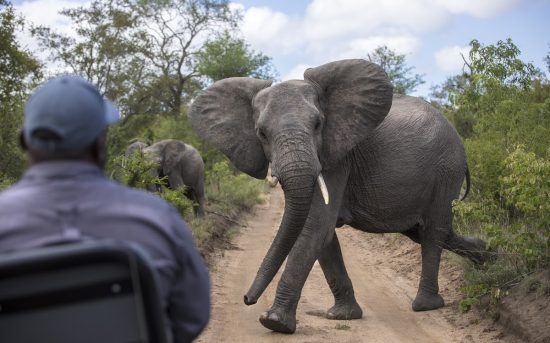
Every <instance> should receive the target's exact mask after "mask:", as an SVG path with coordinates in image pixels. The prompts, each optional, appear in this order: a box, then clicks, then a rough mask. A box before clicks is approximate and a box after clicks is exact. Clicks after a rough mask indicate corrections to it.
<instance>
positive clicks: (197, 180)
mask: <svg viewBox="0 0 550 343" xmlns="http://www.w3.org/2000/svg"><path fill="white" fill-rule="evenodd" d="M138 151H139V152H140V153H142V154H143V155H144V156H145V157H147V158H149V159H151V160H152V161H154V162H155V163H156V164H157V165H158V168H157V169H156V170H154V171H153V174H154V175H155V176H160V177H164V176H166V177H168V187H169V188H170V189H176V188H178V187H180V186H185V187H186V196H187V197H188V198H189V199H191V200H193V201H195V202H197V204H198V206H197V207H196V208H195V215H196V216H197V217H203V216H204V162H203V160H202V158H201V155H200V153H199V152H198V151H197V149H195V148H194V147H193V146H191V145H189V144H186V143H184V142H182V141H178V140H174V139H166V140H162V141H160V142H157V143H155V144H153V145H151V146H148V145H147V144H145V143H143V142H139V141H138V142H134V143H132V144H131V145H129V146H128V148H126V152H125V155H126V157H129V156H132V155H133V154H135V153H136V152H138ZM149 190H150V191H155V189H149Z"/></svg>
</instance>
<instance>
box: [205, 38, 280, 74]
mask: <svg viewBox="0 0 550 343" xmlns="http://www.w3.org/2000/svg"><path fill="white" fill-rule="evenodd" d="M197 70H198V72H199V74H201V75H203V76H206V77H208V78H209V79H210V80H212V81H218V80H221V79H225V78H227V77H237V76H241V77H243V76H249V77H255V78H258V79H273V78H275V76H276V75H275V73H274V67H273V64H272V63H271V58H269V57H268V56H265V55H264V54H262V53H260V52H256V51H254V50H251V49H250V46H249V45H248V44H247V43H246V42H245V41H244V40H243V39H239V38H235V37H233V36H231V34H230V33H229V32H227V31H225V32H223V33H222V34H221V35H219V36H217V37H216V38H215V39H212V40H209V41H208V42H206V44H204V46H203V48H202V50H201V51H199V53H198V54H197Z"/></svg>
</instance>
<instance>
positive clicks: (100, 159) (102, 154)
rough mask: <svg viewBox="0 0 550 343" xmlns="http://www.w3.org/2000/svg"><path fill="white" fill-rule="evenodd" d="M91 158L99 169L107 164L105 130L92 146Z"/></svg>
mask: <svg viewBox="0 0 550 343" xmlns="http://www.w3.org/2000/svg"><path fill="white" fill-rule="evenodd" d="M92 157H93V159H94V160H95V162H96V163H97V165H98V166H99V167H101V168H104V167H105V164H106V163H107V130H105V131H103V132H102V133H101V134H99V136H98V137H97V139H96V140H95V142H94V144H93V146H92Z"/></svg>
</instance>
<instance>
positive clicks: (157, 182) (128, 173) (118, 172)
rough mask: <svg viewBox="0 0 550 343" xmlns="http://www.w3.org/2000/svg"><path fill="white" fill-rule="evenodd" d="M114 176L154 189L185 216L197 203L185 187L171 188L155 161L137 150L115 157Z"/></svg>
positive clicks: (137, 185)
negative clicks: (159, 172)
mask: <svg viewBox="0 0 550 343" xmlns="http://www.w3.org/2000/svg"><path fill="white" fill-rule="evenodd" d="M113 165H114V166H115V168H114V173H113V176H114V177H115V178H116V179H117V180H118V181H119V182H121V183H122V184H125V185H127V186H130V187H134V188H139V189H143V190H149V191H154V192H155V193H156V194H157V195H158V196H160V197H161V198H163V199H164V200H166V201H168V202H169V203H170V204H172V206H174V207H175V208H176V209H177V210H178V212H179V213H180V214H181V215H182V216H183V217H184V218H189V217H190V216H191V214H192V213H193V207H194V206H195V205H196V204H194V203H193V201H191V200H190V199H188V198H187V197H186V196H185V187H179V188H177V189H170V188H168V187H167V182H168V181H167V178H166V177H159V176H158V173H157V169H158V166H157V165H156V163H155V162H153V161H151V160H150V159H148V158H147V157H145V156H143V155H142V154H141V153H140V152H138V151H136V152H135V153H134V154H133V155H132V156H123V155H122V156H117V157H116V158H114V159H113Z"/></svg>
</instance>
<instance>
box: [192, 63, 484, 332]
mask: <svg viewBox="0 0 550 343" xmlns="http://www.w3.org/2000/svg"><path fill="white" fill-rule="evenodd" d="M392 93H393V88H392V85H391V83H390V81H389V79H388V77H387V75H386V73H385V72H384V70H383V69H382V68H380V67H379V66H377V65H375V64H373V63H370V62H367V61H365V60H359V59H354V60H343V61H337V62H332V63H328V64H325V65H322V66H319V67H317V68H311V69H307V70H306V71H305V73H304V80H291V81H285V82H282V83H278V84H275V85H273V86H272V85H271V82H270V81H264V80H257V79H253V78H229V79H224V80H221V81H218V82H216V83H214V84H213V85H212V86H210V87H209V88H208V89H207V90H205V91H204V92H203V93H201V94H200V95H199V96H198V97H197V99H196V100H195V101H194V103H193V105H192V107H191V110H190V112H189V116H190V118H191V120H192V124H193V126H194V128H195V129H196V131H197V132H198V133H199V135H200V136H201V137H203V138H204V139H205V140H207V141H209V142H211V143H213V144H214V145H215V146H217V147H218V148H219V149H220V150H221V151H222V152H223V153H225V154H226V155H227V156H228V157H229V158H230V159H231V161H232V162H233V163H234V165H235V166H236V167H237V168H239V169H240V170H242V171H243V172H245V173H247V174H249V175H251V176H253V177H256V178H260V179H261V178H264V177H265V176H266V172H267V168H268V163H269V162H271V168H272V174H273V175H274V177H276V178H277V179H278V180H279V182H280V184H281V186H282V188H283V191H284V195H285V210H284V215H283V219H282V222H281V224H280V227H279V231H278V232H277V235H276V237H275V239H274V240H273V242H272V244H271V247H270V248H269V251H268V252H267V254H266V256H265V258H264V260H263V262H262V264H261V266H260V268H259V270H258V273H257V275H256V278H255V280H254V282H253V284H252V286H251V287H250V289H249V291H248V292H247V293H246V295H245V296H244V302H245V303H246V304H247V305H251V304H254V303H256V301H257V299H258V298H259V297H260V295H261V294H262V292H263V291H264V290H265V288H266V287H267V285H268V284H269V283H270V282H271V280H272V279H273V277H274V276H275V274H276V273H277V271H278V269H279V268H280V267H281V265H282V263H283V261H284V260H285V258H287V256H288V260H287V263H286V267H285V270H284V272H283V274H282V277H281V279H280V281H279V284H278V287H277V293H276V297H275V301H274V303H273V305H272V307H271V308H270V309H269V310H267V312H265V313H263V314H262V315H261V316H260V322H261V323H262V324H263V325H264V326H265V327H267V328H269V329H271V330H274V331H279V332H287V333H292V332H294V331H295V330H296V307H297V305H298V300H299V298H300V293H301V291H302V287H303V285H304V283H305V281H306V278H307V276H308V274H309V272H310V270H311V268H312V266H313V264H314V263H315V261H316V260H318V261H319V263H320V265H321V268H322V270H323V273H324V274H325V277H326V280H327V282H328V284H329V286H330V289H331V290H332V293H333V295H334V299H335V305H334V306H333V307H332V308H330V309H329V310H328V312H327V318H329V319H356V318H361V316H362V310H361V308H360V307H359V305H358V304H357V301H356V300H355V296H354V291H353V287H352V283H351V280H350V279H349V277H348V274H347V272H346V268H345V266H344V261H343V259H342V253H341V251H340V245H339V243H338V238H337V235H336V233H335V227H340V226H342V225H345V224H347V225H350V226H352V227H354V228H356V229H359V230H362V231H366V232H380V233H386V232H399V233H402V234H405V235H407V236H408V237H410V238H411V239H412V240H414V241H415V242H418V243H420V244H421V249H422V275H421V277H420V285H419V289H418V293H417V295H416V298H415V299H414V301H413V303H412V308H413V310H415V311H423V310H431V309H436V308H439V307H442V306H443V305H444V302H443V298H442V297H441V296H440V295H439V290H438V271H439V261H440V256H441V251H442V248H446V249H449V250H451V251H454V252H456V253H458V254H461V255H464V256H466V257H469V258H470V259H472V260H474V261H476V262H482V261H483V260H484V259H485V256H486V255H485V243H484V242H483V241H481V240H479V239H476V238H469V237H462V236H459V235H457V234H455V233H454V232H453V229H452V225H451V219H452V212H451V202H452V201H453V199H457V197H458V196H459V193H460V189H461V185H462V183H463V180H464V177H465V176H466V179H467V185H468V188H469V174H468V168H467V165H466V157H465V153H464V148H463V145H462V143H461V140H460V138H459V136H458V134H457V132H456V131H455V129H454V128H453V127H452V126H451V124H450V123H449V122H448V121H447V120H446V119H445V118H444V117H443V116H442V115H441V114H440V113H439V112H438V111H437V110H436V109H435V108H433V107H432V106H430V104H428V103H427V102H425V101H423V100H422V99H418V98H414V97H410V96H402V95H395V96H393V95H392ZM373 277H375V276H374V275H373ZM361 282H369V280H361Z"/></svg>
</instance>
